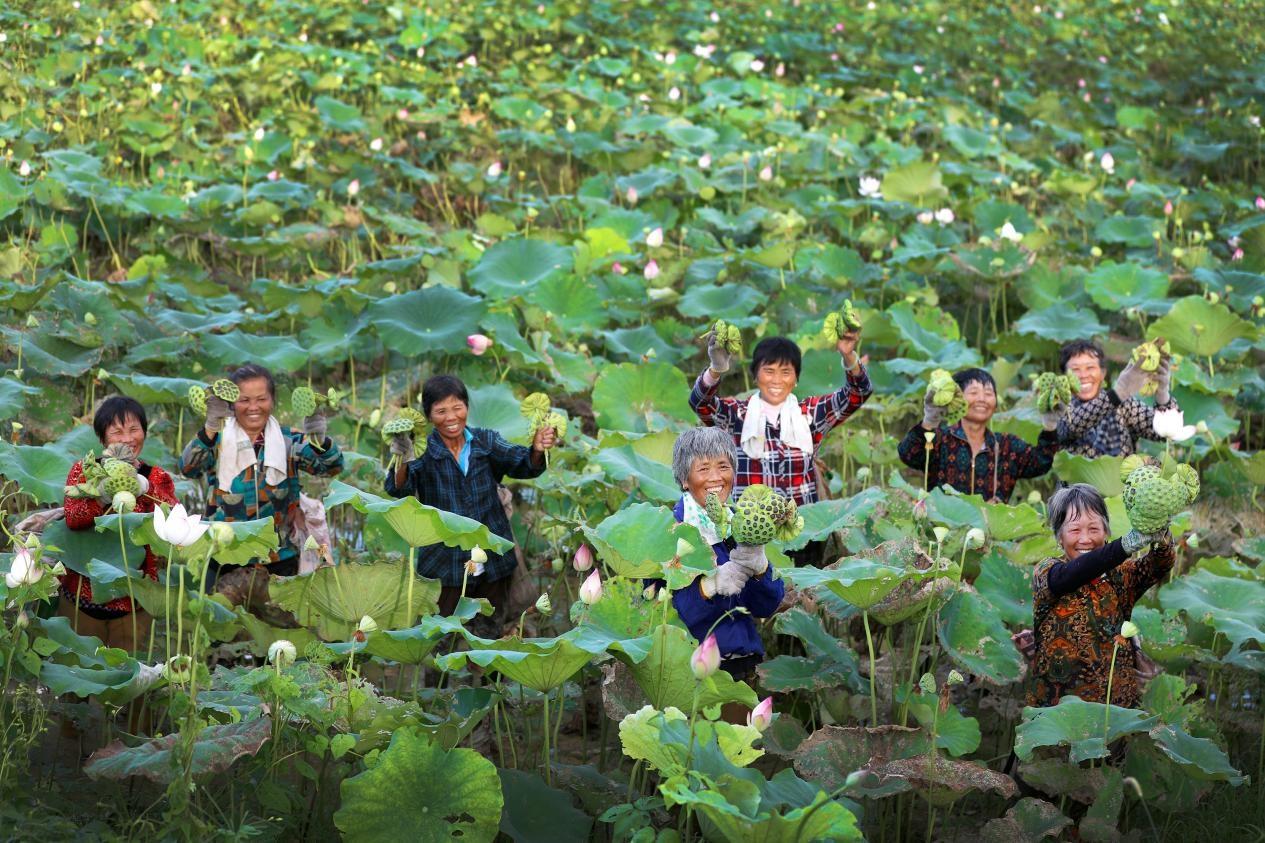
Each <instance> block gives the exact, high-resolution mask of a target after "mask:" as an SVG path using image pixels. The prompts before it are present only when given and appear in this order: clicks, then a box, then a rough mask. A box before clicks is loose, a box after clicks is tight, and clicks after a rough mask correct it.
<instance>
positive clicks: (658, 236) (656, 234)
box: [646, 228, 663, 249]
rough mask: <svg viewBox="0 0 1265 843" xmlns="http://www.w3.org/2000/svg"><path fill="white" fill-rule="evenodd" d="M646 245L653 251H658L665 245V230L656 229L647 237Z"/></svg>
mask: <svg viewBox="0 0 1265 843" xmlns="http://www.w3.org/2000/svg"><path fill="white" fill-rule="evenodd" d="M646 245H647V246H649V247H650V248H652V249H657V248H659V247H660V246H662V245H663V229H662V228H656V229H655V230H654V231H652V232H650V233H649V234H647V235H646Z"/></svg>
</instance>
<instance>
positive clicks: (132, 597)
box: [119, 512, 140, 655]
mask: <svg viewBox="0 0 1265 843" xmlns="http://www.w3.org/2000/svg"><path fill="white" fill-rule="evenodd" d="M119 552H120V554H121V557H122V561H123V573H124V574H126V575H127V599H128V602H129V603H131V604H132V613H131V615H132V653H133V655H136V654H139V653H140V647H139V646H137V645H138V641H137V638H136V594H135V593H134V592H133V591H132V572H131V571H130V570H128V567H127V541H126V539H125V538H124V537H123V513H121V512H120V513H119Z"/></svg>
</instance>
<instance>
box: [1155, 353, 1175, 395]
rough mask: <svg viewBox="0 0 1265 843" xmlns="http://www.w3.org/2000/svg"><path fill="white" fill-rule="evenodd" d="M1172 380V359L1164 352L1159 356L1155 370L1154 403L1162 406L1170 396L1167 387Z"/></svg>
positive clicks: (1170, 384)
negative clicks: (1158, 363)
mask: <svg viewBox="0 0 1265 843" xmlns="http://www.w3.org/2000/svg"><path fill="white" fill-rule="evenodd" d="M1172 382H1173V359H1172V358H1171V357H1169V356H1168V355H1167V354H1165V355H1164V356H1163V357H1161V358H1160V367H1159V368H1158V369H1156V370H1155V404H1156V406H1158V407H1163V406H1164V405H1165V404H1167V403H1168V402H1169V401H1170V400H1171V399H1172V396H1171V395H1170V394H1169V387H1170V386H1172Z"/></svg>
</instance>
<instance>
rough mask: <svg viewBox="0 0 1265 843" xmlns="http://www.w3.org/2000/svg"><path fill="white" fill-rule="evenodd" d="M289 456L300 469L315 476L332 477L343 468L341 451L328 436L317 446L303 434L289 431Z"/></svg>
mask: <svg viewBox="0 0 1265 843" xmlns="http://www.w3.org/2000/svg"><path fill="white" fill-rule="evenodd" d="M290 458H291V459H293V460H294V462H295V465H297V466H298V467H299V469H300V470H302V471H306V472H307V473H308V474H314V475H316V476H317V477H333V476H334V475H336V474H338V473H339V472H340V471H342V470H343V452H342V451H340V450H339V449H338V443H337V442H335V441H334V440H333V439H331V438H329V437H328V436H326V437H325V438H324V441H322V442H321V445H320V447H317V446H316V445H313V444H312V443H311V441H310V440H309V439H308V437H307V436H305V435H304V434H302V433H299V432H295V431H290Z"/></svg>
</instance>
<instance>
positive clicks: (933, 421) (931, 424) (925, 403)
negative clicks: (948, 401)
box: [922, 385, 945, 430]
mask: <svg viewBox="0 0 1265 843" xmlns="http://www.w3.org/2000/svg"><path fill="white" fill-rule="evenodd" d="M944 412H945V408H944V407H941V406H940V405H939V404H937V403H936V388H935V387H934V386H931V385H928V386H927V394H926V395H924V396H923V399H922V427H923V429H924V430H935V429H936V428H938V427H939V426H940V422H942V421H944Z"/></svg>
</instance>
